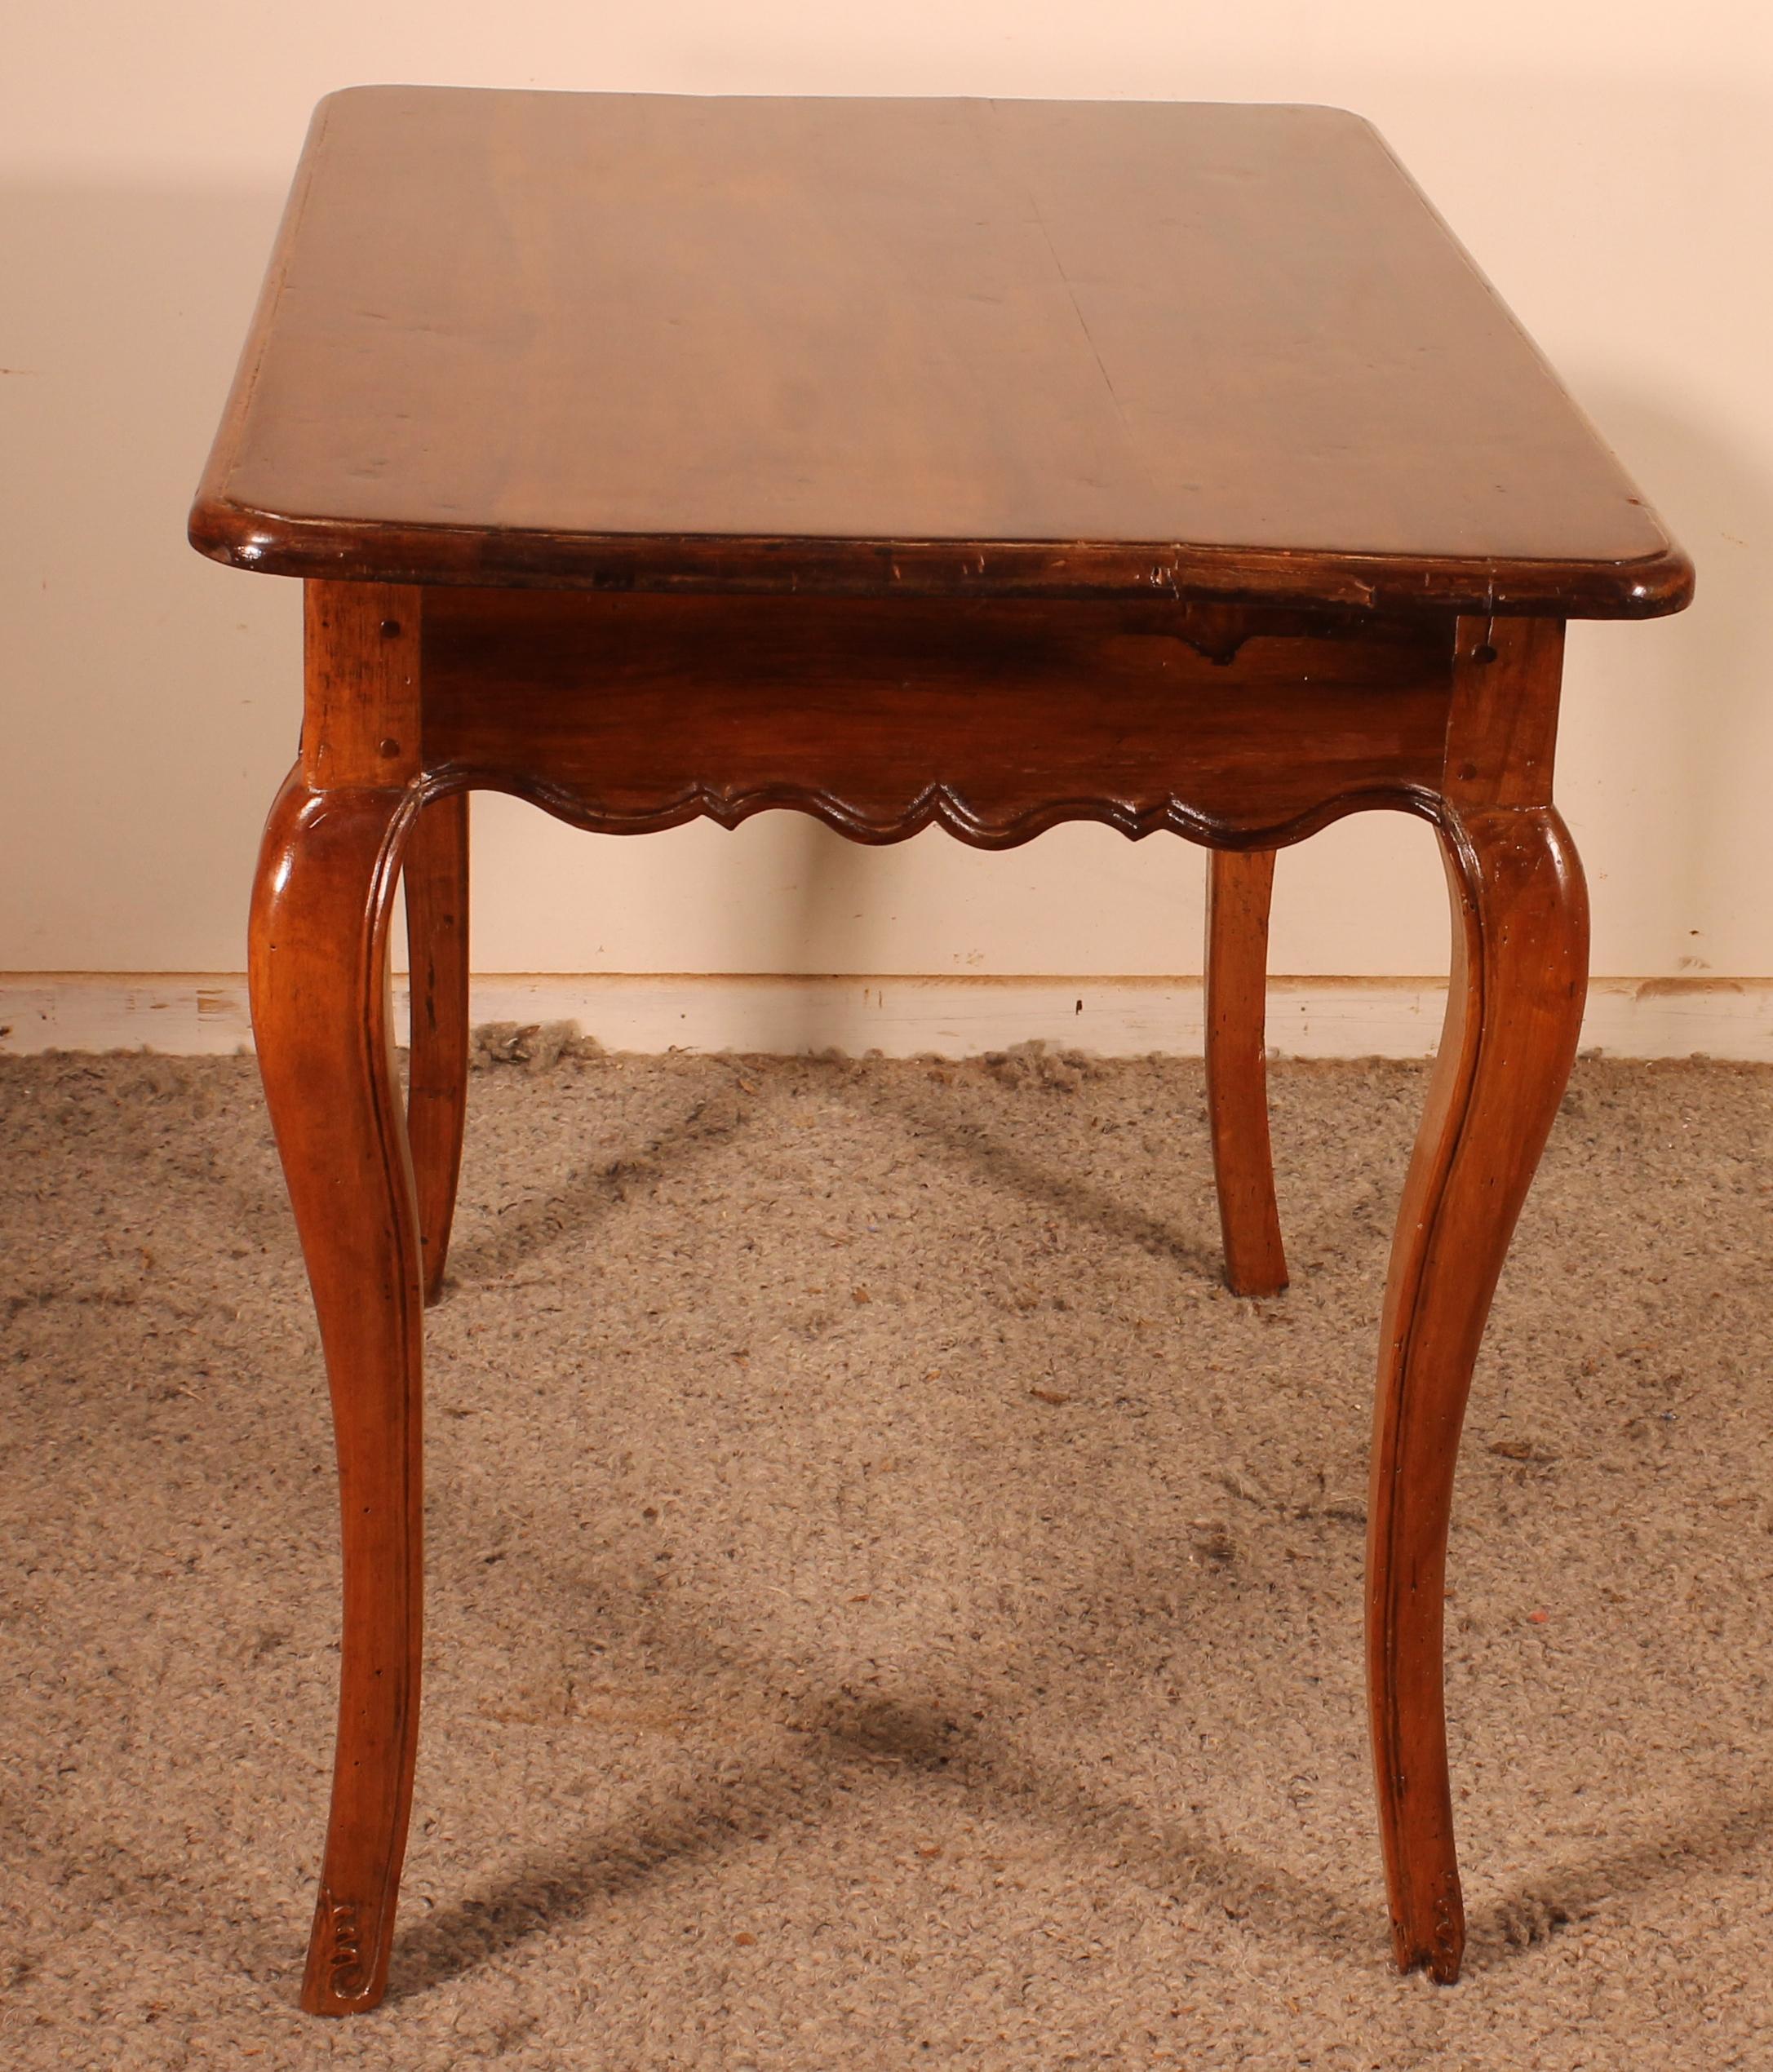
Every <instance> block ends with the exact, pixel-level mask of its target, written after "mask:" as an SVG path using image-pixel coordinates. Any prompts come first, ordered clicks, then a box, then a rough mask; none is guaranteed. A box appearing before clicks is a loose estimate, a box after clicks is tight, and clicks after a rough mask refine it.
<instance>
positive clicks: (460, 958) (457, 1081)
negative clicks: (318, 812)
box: [401, 791, 468, 1303]
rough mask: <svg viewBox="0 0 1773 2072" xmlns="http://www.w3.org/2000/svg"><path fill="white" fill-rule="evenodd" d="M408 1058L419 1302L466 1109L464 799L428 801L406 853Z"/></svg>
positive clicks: (445, 1217)
mask: <svg viewBox="0 0 1773 2072" xmlns="http://www.w3.org/2000/svg"><path fill="white" fill-rule="evenodd" d="M401 875H402V877H403V879H404V880H405V883H406V941H407V956H408V962H409V963H410V964H411V966H412V1053H411V1056H410V1060H409V1064H408V1067H407V1082H406V1134H407V1136H408V1138H409V1139H410V1142H411V1144H412V1158H413V1178H414V1182H415V1184H416V1185H417V1188H418V1191H419V1244H420V1248H421V1251H422V1255H423V1260H424V1284H425V1300H426V1301H427V1302H428V1303H432V1302H435V1301H436V1300H437V1297H438V1295H440V1294H441V1291H442V1288H443V1268H444V1264H445V1261H446V1260H447V1259H448V1258H449V1255H450V1220H451V1219H452V1218H453V1217H454V1214H455V1190H456V1182H457V1180H458V1178H459V1175H460V1173H461V1170H462V1128H463V1121H464V1119H465V1118H466V1113H467V1108H468V794H467V793H466V792H465V791H458V792H452V793H451V794H450V795H449V796H448V797H446V798H442V799H432V801H431V802H430V803H429V804H428V805H427V806H426V807H425V808H424V810H423V812H421V813H420V814H419V819H418V821H417V824H416V825H415V826H414V829H413V831H412V835H411V839H410V840H409V842H408V843H407V845H406V861H405V863H404V865H403V866H402V871H401Z"/></svg>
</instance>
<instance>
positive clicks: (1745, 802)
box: [1560, 369, 1773, 976]
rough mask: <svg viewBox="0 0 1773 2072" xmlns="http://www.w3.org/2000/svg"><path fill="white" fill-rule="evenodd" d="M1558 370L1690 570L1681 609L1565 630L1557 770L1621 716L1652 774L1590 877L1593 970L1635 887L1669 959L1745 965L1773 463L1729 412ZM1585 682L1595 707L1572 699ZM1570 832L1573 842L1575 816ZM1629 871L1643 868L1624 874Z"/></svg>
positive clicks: (1695, 965)
mask: <svg viewBox="0 0 1773 2072" xmlns="http://www.w3.org/2000/svg"><path fill="white" fill-rule="evenodd" d="M1567 378H1568V379H1569V383H1570V386H1571V388H1572V390H1574V392H1576V395H1577V396H1578V397H1579V399H1580V401H1581V402H1582V404H1583V405H1584V406H1585V409H1586V410H1588V411H1589V414H1590V415H1591V416H1592V417H1593V418H1594V420H1595V422H1596V423H1597V424H1598V426H1599V427H1600V428H1601V432H1602V436H1603V437H1604V438H1605V439H1607V442H1608V443H1609V444H1610V445H1611V446H1612V447H1613V449H1614V450H1615V451H1616V453H1617V454H1619V456H1620V459H1621V460H1622V461H1623V462H1624V463H1625V467H1627V469H1628V470H1629V472H1630V473H1631V474H1632V475H1633V476H1634V477H1635V478H1636V480H1638V482H1639V483H1640V484H1641V485H1642V487H1643V489H1644V491H1645V494H1647V496H1648V498H1650V501H1651V503H1653V504H1654V505H1655V506H1656V508H1657V510H1658V511H1660V514H1661V515H1662V516H1663V518H1664V520H1665V521H1666V522H1667V524H1668V525H1669V529H1671V530H1672V531H1673V533H1674V536H1675V537H1676V538H1678V540H1679V541H1680V542H1681V544H1682V546H1683V547H1685V548H1686V549H1687V552H1688V554H1689V555H1690V556H1691V557H1692V560H1693V562H1694V564H1695V568H1696V569H1697V571H1698V581H1697V586H1696V588H1695V596H1694V602H1693V603H1692V604H1691V606H1690V607H1689V608H1688V609H1687V611H1686V612H1684V613H1682V615H1681V616H1680V618H1678V619H1676V620H1673V621H1671V622H1668V623H1667V624H1665V625H1658V626H1651V627H1645V628H1640V627H1637V626H1590V627H1584V628H1582V629H1580V631H1579V632H1578V634H1577V635H1576V638H1575V640H1573V641H1572V646H1571V684H1572V692H1573V695H1572V697H1571V699H1570V700H1569V702H1567V706H1566V719H1565V724H1564V741H1565V754H1564V757H1563V760H1562V764H1561V768H1560V776H1561V779H1562V783H1563V786H1564V787H1565V789H1566V790H1567V792H1570V793H1571V794H1574V792H1575V790H1576V785H1577V784H1578V783H1580V781H1582V780H1583V779H1584V778H1585V777H1587V776H1588V775H1589V772H1590V770H1591V769H1592V768H1593V759H1595V758H1598V755H1600V754H1609V755H1610V754H1611V749H1610V743H1611V742H1612V741H1613V739H1614V737H1615V735H1616V730H1617V728H1619V727H1620V725H1621V724H1628V725H1632V724H1635V725H1638V726H1640V727H1642V728H1644V729H1646V730H1647V733H1648V735H1649V737H1650V738H1649V740H1648V741H1647V742H1643V743H1640V744H1638V745H1636V746H1635V748H1628V750H1627V752H1628V753H1635V754H1637V755H1641V756H1642V759H1643V761H1644V763H1645V764H1647V771H1646V774H1647V777H1650V778H1651V779H1652V780H1653V781H1654V783H1655V786H1656V790H1655V792H1654V794H1653V795H1651V796H1650V797H1649V798H1647V799H1644V800H1642V802H1641V803H1640V802H1639V801H1637V800H1634V801H1633V807H1634V808H1637V809H1638V812H1639V813H1640V814H1641V817H1638V819H1637V822H1636V830H1637V833H1638V837H1639V841H1638V850H1637V853H1636V855H1635V857H1633V856H1631V855H1625V856H1622V857H1620V859H1619V866H1620V867H1619V868H1618V869H1617V870H1616V871H1615V873H1614V878H1615V883H1613V885H1612V886H1611V888H1610V889H1607V890H1602V889H1601V888H1597V889H1598V892H1599V897H1598V899H1597V902H1596V905H1597V914H1596V919H1597V936H1598V940H1597V943H1596V958H1595V969H1596V970H1597V971H1598V972H1607V971H1609V970H1611V969H1616V968H1618V967H1616V965H1610V964H1609V963H1607V962H1605V961H1603V959H1604V954H1605V953H1604V949H1603V945H1602V940H1600V939H1599V938H1600V937H1601V934H1602V930H1603V929H1604V928H1606V926H1607V907H1608V905H1611V904H1614V903H1616V902H1618V901H1620V900H1622V899H1624V898H1626V897H1633V898H1635V899H1637V900H1638V901H1642V902H1643V903H1644V904H1646V905H1651V904H1654V905H1658V906H1660V907H1661V908H1663V909H1664V912H1665V915H1666V925H1667V927H1668V928H1669V947H1668V950H1667V953H1666V954H1667V958H1668V961H1669V963H1670V964H1671V965H1672V966H1673V967H1675V968H1676V969H1678V970H1679V971H1681V972H1683V973H1684V974H1686V975H1691V976H1703V975H1704V972H1707V971H1708V970H1710V969H1713V968H1721V969H1722V970H1723V971H1724V972H1727V973H1730V974H1731V975H1732V976H1755V975H1757V974H1758V972H1759V971H1760V970H1761V969H1762V964H1760V963H1755V962H1754V961H1753V960H1752V959H1749V960H1744V958H1743V957H1742V956H1741V954H1740V952H1736V951H1735V949H1734V946H1735V945H1738V944H1741V943H1743V942H1744V939H1745V938H1749V937H1751V936H1753V933H1754V932H1755V925H1756V919H1757V914H1759V912H1760V911H1761V910H1762V906H1763V902H1762V897H1761V888H1762V886H1763V885H1764V884H1765V883H1766V877H1767V864H1768V859H1767V857H1766V854H1765V852H1764V849H1763V848H1762V843H1764V840H1765V836H1764V834H1763V831H1762V830H1763V829H1764V826H1765V815H1764V811H1763V808H1762V799H1763V797H1764V794H1765V790H1766V783H1767V778H1768V773H1769V771H1770V769H1773V756H1770V755H1769V753H1768V750H1769V749H1770V747H1773V743H1770V742H1769V740H1768V736H1767V716H1766V715H1767V699H1766V682H1767V674H1768V671H1767V666H1766V663H1767V657H1766V653H1765V650H1766V582H1767V574H1766V571H1767V566H1768V558H1769V556H1770V554H1773V477H1770V476H1768V475H1767V474H1766V472H1763V471H1762V470H1759V469H1757V468H1756V467H1753V466H1752V465H1751V464H1750V463H1749V459H1748V458H1746V442H1744V441H1743V440H1742V439H1741V438H1740V436H1739V437H1735V438H1732V437H1731V434H1730V430H1729V427H1727V426H1725V425H1722V424H1707V423H1700V422H1699V421H1698V420H1696V419H1695V418H1693V417H1691V416H1687V415H1681V414H1677V413H1676V412H1674V411H1673V410H1670V409H1669V407H1668V405H1667V404H1666V402H1665V401H1664V400H1663V399H1661V398H1660V397H1653V396H1648V395H1646V394H1644V393H1642V392H1638V391H1634V390H1630V389H1627V388H1625V387H1620V386H1618V385H1616V384H1615V383H1611V382H1610V381H1608V380H1607V379H1604V378H1601V379H1584V378H1583V376H1582V373H1581V370H1580V369H1571V370H1567ZM1591 693H1592V697H1593V708H1594V709H1593V714H1592V715H1591V714H1590V712H1589V711H1588V710H1587V708H1586V706H1585V700H1586V699H1587V697H1589V695H1590V694H1591ZM1579 756H1580V758H1581V759H1580V762H1579V760H1578V757H1579ZM1646 807H1647V810H1644V809H1643V808H1646ZM1576 834H1577V838H1578V839H1579V840H1580V839H1581V835H1582V829H1581V827H1580V825H1579V826H1577V829H1576ZM1747 845H1753V846H1752V847H1748V846H1747ZM1745 848H1746V853H1745ZM1638 871H1642V873H1643V874H1644V882H1642V883H1634V882H1633V879H1634V876H1635V874H1636V873H1637V872H1638ZM1720 935H1722V945H1719V946H1714V943H1713V938H1714V937H1717V936H1720ZM1720 947H1721V954H1722V963H1721V964H1720V963H1719V948H1720ZM1763 961H1764V960H1763ZM1626 968H1627V971H1628V972H1629V971H1630V970H1632V969H1633V967H1626ZM1635 968H1637V969H1642V968H1643V967H1642V965H1640V966H1638V967H1635Z"/></svg>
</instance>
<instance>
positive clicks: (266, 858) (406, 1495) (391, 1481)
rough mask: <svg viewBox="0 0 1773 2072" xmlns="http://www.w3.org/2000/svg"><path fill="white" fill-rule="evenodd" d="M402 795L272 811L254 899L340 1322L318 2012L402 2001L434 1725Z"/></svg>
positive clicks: (307, 1988)
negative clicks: (398, 1035)
mask: <svg viewBox="0 0 1773 2072" xmlns="http://www.w3.org/2000/svg"><path fill="white" fill-rule="evenodd" d="M411 812H412V808H411V804H410V799H409V797H408V795H406V793H403V792H401V791H379V790H352V789H340V790H326V791H316V790H308V789H307V788H306V787H305V786H304V785H303V783H302V781H301V780H300V778H299V776H296V775H292V777H290V781H289V782H288V783H287V784H286V785H285V786H284V788H283V790H282V792H281V794H280V795H279V796H278V799H277V804H275V805H274V806H273V808H272V812H271V817H270V821H269V822H268V826H267V827H266V830H265V838H264V849H263V851H262V852H261V855H260V859H259V875H258V879H257V882H256V884H255V889H254V895H253V910H252V928H251V952H250V965H251V972H250V976H251V988H252V1016H253V1027H254V1029H255V1034H256V1036H257V1039H258V1046H259V1071H260V1074H261V1075H262V1077H263V1078H264V1089H265V1097H266V1100H267V1103H268V1106H269V1108H270V1111H271V1119H272V1123H273V1127H274V1128H275V1130H276V1132H277V1149H278V1151H279V1152H280V1153H281V1157H282V1160H283V1169H284V1172H285V1175H286V1178H287V1180H288V1182H289V1189H290V1202H291V1203H292V1205H293V1206H294V1208H295V1220H296V1224H297V1226H298V1228H299V1231H300V1233H301V1239H302V1250H303V1253H304V1256H305V1258H306V1260H307V1262H308V1278H309V1281H310V1282H311V1284H312V1288H313V1292H314V1304H315V1308H316V1310H317V1313H318V1316H319V1320H320V1331H321V1344H322V1345H323V1347H324V1348H325V1351H326V1371H327V1378H328V1380H329V1382H330V1386H331V1392H332V1406H333V1423H334V1432H335V1439H336V1442H337V1448H338V1456H339V1496H340V1503H341V1508H342V1513H343V1521H344V1634H343V1649H342V1658H341V1662H340V1671H339V1737H338V1746H337V1753H336V1758H335V1767H334V1771H333V1789H332V1814H331V1821H330V1826H329V1828H328V1831H327V1836H326V1862H325V1866H324V1868H323V1870H322V1872H321V1893H320V1905H319V1908H318V1910H317V1913H316V1915H315V1919H314V1930H313V1936H312V1941H311V1943H310V1945H309V1949H308V1971H307V1976H306V1978H305V1980H304V1984H303V1987H302V2004H303V2006H304V2008H307V2009H308V2011H309V2012H310V2013H314V2014H345V2013H350V2012H357V2011H359V2010H361V2009H364V2008H372V2007H374V2006H375V2003H377V2001H378V2000H379V1999H381V1997H382V1993H383V1987H384V1986H385V1983H386V1981H387V1977H388V1948H389V1944H390V1942H391V1941H392V1935H393V1927H394V1906H395V1898H396V1894H397V1889H398V1886H399V1882H400V1871H401V1859H402V1857H403V1856H404V1853H405V1851H406V1824H407V1817H408V1812H409V1809H410V1804H411V1798H412V1777H413V1757H414V1748H415V1745H416V1740H417V1733H418V1724H419V1618H420V1598H421V1588H422V1548H421V1543H420V1528H421V1520H422V1510H421V1506H422V1485H421V1454H420V1389H419V1335H420V1315H421V1299H420V1293H419V1234H418V1213H417V1206H416V1203H415V1202H414V1193H413V1180H412V1171H411V1166H410V1160H409V1158H408V1155H407V1149H406V1128H405V1124H404V1120H403V1118H402V1115H401V1101H400V1092H399V1082H398V1079H397V1074H396V1071H395V1064H394V1057H393V1052H392V1046H391V1043H390V1034H391V1030H390V1016H389V1014H388V961H387V960H388V912H389V907H390V904H391V901H392V894H393V889H394V885H395V882H396V879H397V875H398V873H399V870H400V848H401V842H402V840H403V839H404V837H405V834H406V827H407V826H408V823H409V822H410V818H411Z"/></svg>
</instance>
